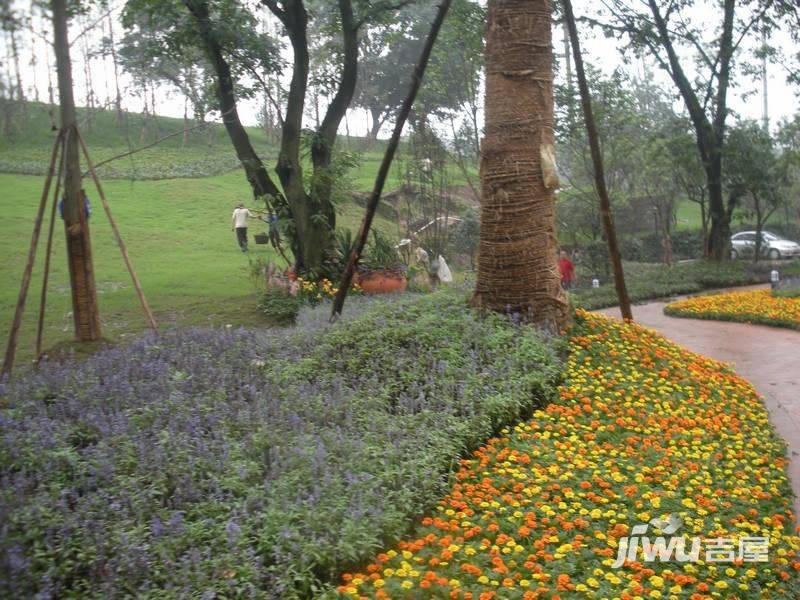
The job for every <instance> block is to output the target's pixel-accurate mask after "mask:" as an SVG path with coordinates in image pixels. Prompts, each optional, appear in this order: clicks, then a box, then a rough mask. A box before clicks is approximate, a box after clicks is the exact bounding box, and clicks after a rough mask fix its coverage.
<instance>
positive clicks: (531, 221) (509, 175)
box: [473, 0, 568, 331]
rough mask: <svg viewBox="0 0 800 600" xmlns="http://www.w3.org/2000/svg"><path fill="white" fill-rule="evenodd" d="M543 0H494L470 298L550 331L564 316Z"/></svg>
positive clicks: (549, 56)
mask: <svg viewBox="0 0 800 600" xmlns="http://www.w3.org/2000/svg"><path fill="white" fill-rule="evenodd" d="M550 24H551V7H550V2H549V0H490V2H489V17H488V24H487V31H486V109H485V111H486V133H485V137H484V140H483V146H482V155H481V196H482V198H481V233H480V246H479V250H478V281H477V285H476V289H475V295H474V297H473V304H474V305H476V306H478V307H481V308H486V309H489V310H495V311H501V312H505V311H511V312H515V313H520V314H522V315H523V316H524V318H526V319H527V320H529V321H531V322H533V323H536V324H538V325H540V326H543V327H544V328H546V329H550V330H554V331H556V330H561V329H563V328H564V326H565V325H566V323H567V320H568V304H567V301H566V297H565V294H564V292H563V291H562V289H561V285H560V277H559V273H558V270H557V267H556V259H557V253H558V239H557V238H556V218H555V196H554V194H553V192H554V190H555V188H556V186H557V180H556V177H555V164H554V160H553V159H552V157H553V147H554V134H553V52H552V46H551V33H550Z"/></svg>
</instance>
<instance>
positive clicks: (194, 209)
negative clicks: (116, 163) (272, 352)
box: [0, 172, 394, 359]
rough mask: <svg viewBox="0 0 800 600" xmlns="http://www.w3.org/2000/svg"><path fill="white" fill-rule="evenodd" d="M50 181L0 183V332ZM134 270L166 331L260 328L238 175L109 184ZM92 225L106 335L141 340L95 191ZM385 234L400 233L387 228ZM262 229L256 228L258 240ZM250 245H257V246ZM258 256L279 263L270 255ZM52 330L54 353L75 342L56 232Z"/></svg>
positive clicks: (33, 293) (350, 209) (347, 215)
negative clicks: (237, 221) (235, 210)
mask: <svg viewBox="0 0 800 600" xmlns="http://www.w3.org/2000/svg"><path fill="white" fill-rule="evenodd" d="M41 186H42V178H41V177H37V176H24V175H8V174H4V175H0V189H2V190H3V193H2V199H0V222H2V230H3V235H2V236H0V254H1V255H2V256H3V258H4V260H3V261H2V263H1V264H0V279H1V280H2V281H3V286H2V288H1V289H0V331H2V333H3V340H5V336H6V335H7V332H8V328H9V327H10V323H11V318H12V312H13V307H14V304H15V302H16V297H17V293H18V291H19V282H20V280H21V277H22V271H23V268H24V264H25V260H26V257H27V252H28V243H29V240H30V234H31V230H32V226H33V219H34V216H35V212H36V206H37V203H38V199H39V195H40V193H41ZM104 188H105V191H106V195H107V196H108V198H109V202H110V204H111V206H112V211H113V213H114V216H115V218H116V220H117V222H118V224H119V226H120V229H121V231H122V235H123V239H124V240H125V242H126V244H127V246H128V250H129V253H130V255H131V258H132V260H133V263H134V266H135V268H136V270H137V272H138V274H139V277H140V279H141V281H142V286H143V287H144V290H145V293H146V294H147V296H148V299H149V301H150V303H151V304H152V307H153V309H154V310H155V312H156V315H157V317H158V318H159V320H160V321H161V322H162V323H163V324H164V325H176V324H192V323H209V322H210V323H216V324H221V323H232V324H247V323H254V322H255V323H258V322H260V321H261V319H260V317H259V315H258V313H257V312H256V311H255V308H254V302H253V299H252V293H253V288H252V285H251V283H250V280H249V279H248V275H247V264H248V260H247V257H246V256H245V255H243V254H242V253H241V252H239V250H238V248H237V246H236V243H235V240H234V234H233V233H231V231H230V213H231V210H232V207H233V204H234V203H235V202H236V201H237V200H240V199H247V197H248V195H249V192H248V186H247V182H246V181H245V180H244V177H243V176H242V174H241V173H239V172H233V173H228V174H225V175H220V176H216V177H209V178H204V179H169V180H161V181H135V182H131V181H121V180H116V181H107V182H106V183H105V185H104ZM90 197H91V198H92V200H93V209H94V215H93V217H92V220H91V222H90V224H91V226H92V238H93V251H94V259H95V269H96V279H97V287H98V292H99V303H100V309H101V312H102V317H103V322H104V335H105V336H106V337H110V338H116V337H119V336H120V334H124V333H130V332H134V331H138V330H140V329H142V328H143V327H144V325H145V324H144V320H143V317H142V314H141V310H140V308H139V304H138V301H137V299H136V296H135V292H134V289H133V286H132V284H131V281H130V278H129V276H128V274H127V271H126V269H125V265H124V264H123V262H122V259H121V257H120V254H119V250H118V249H117V247H116V243H115V241H114V239H113V236H112V233H111V228H110V227H109V225H108V221H107V219H106V218H105V215H104V214H103V213H102V209H101V206H100V202H99V199H97V196H96V194H94V193H92V192H91V191H90ZM361 212H362V209H361V208H359V207H358V206H356V205H354V204H347V205H345V206H344V207H343V213H342V215H341V216H340V223H341V224H342V225H343V226H346V227H350V228H354V227H356V225H357V223H358V221H359V219H360V217H361ZM377 226H378V227H380V228H381V229H383V230H385V231H387V232H390V231H393V230H394V227H393V225H392V224H391V223H389V222H388V221H386V220H385V219H380V218H379V220H378V223H377ZM259 229H263V227H262V228H260V227H259V226H258V225H255V226H253V227H251V234H252V233H253V232H255V231H256V230H259ZM45 236H46V223H45V230H44V231H43V234H42V242H41V246H40V251H39V254H38V260H37V266H36V270H35V273H34V279H33V282H32V286H31V290H30V293H29V301H28V308H27V311H26V318H25V321H24V324H23V330H22V334H21V338H20V345H21V347H20V356H21V357H22V358H23V359H24V358H30V356H31V352H30V349H31V347H32V345H33V339H34V330H35V321H36V312H37V310H38V309H37V306H38V297H39V290H40V286H41V273H42V264H43V256H44V248H45V246H44V242H45ZM251 243H252V240H251ZM252 247H253V248H254V249H255V253H257V254H267V255H272V251H271V249H267V247H266V246H255V245H253V246H252ZM53 255H54V257H53V263H52V276H51V280H50V290H51V291H50V295H49V298H48V314H47V321H46V325H47V328H46V346H47V345H51V344H53V343H56V342H59V341H64V340H68V339H70V337H71V320H70V317H69V314H68V313H69V312H70V310H71V301H70V296H69V288H68V274H67V268H66V262H65V258H64V255H65V252H64V231H63V226H62V224H61V221H58V222H57V227H56V233H55V238H54V244H53Z"/></svg>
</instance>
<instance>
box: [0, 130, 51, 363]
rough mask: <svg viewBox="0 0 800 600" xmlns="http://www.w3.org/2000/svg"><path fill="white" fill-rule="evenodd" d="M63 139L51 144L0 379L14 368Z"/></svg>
mask: <svg viewBox="0 0 800 600" xmlns="http://www.w3.org/2000/svg"><path fill="white" fill-rule="evenodd" d="M63 138H64V135H63V132H61V131H59V132H58V135H57V136H56V140H55V142H54V143H53V151H52V152H51V154H50V165H49V166H48V167H47V177H46V178H45V180H44V189H43V190H42V197H41V200H39V210H38V211H37V213H36V220H35V221H34V223H33V235H32V236H31V245H30V247H29V248H28V262H27V263H26V264H25V271H24V272H23V273H22V285H20V288H19V296H18V297H17V308H16V310H15V311H14V320H13V321H12V322H11V332H10V333H9V334H8V345H7V346H6V356H5V360H4V361H3V371H2V373H0V377H3V378H4V377H8V376H9V375H11V369H12V368H13V366H14V355H15V354H16V351H17V335H19V327H20V325H22V315H23V314H24V313H25V300H26V298H27V297H28V288H29V287H30V284H31V275H32V274H33V263H34V261H35V260H36V248H37V246H38V245H39V233H40V232H41V231H42V217H43V216H44V209H45V206H47V198H48V196H49V195H50V184H51V183H52V182H53V169H54V167H55V164H56V159H57V158H58V154H59V152H58V150H59V148H60V147H61V146H62V144H63Z"/></svg>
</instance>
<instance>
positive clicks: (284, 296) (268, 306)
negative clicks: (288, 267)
mask: <svg viewBox="0 0 800 600" xmlns="http://www.w3.org/2000/svg"><path fill="white" fill-rule="evenodd" d="M258 308H259V310H261V312H263V313H264V314H265V315H266V317H267V318H268V319H269V320H270V322H272V323H273V324H275V325H293V324H294V322H295V320H296V319H297V315H298V313H299V312H300V300H299V299H298V298H297V297H296V296H292V295H291V294H290V293H289V291H288V290H285V289H281V288H278V287H269V288H267V290H266V291H263V292H259V295H258Z"/></svg>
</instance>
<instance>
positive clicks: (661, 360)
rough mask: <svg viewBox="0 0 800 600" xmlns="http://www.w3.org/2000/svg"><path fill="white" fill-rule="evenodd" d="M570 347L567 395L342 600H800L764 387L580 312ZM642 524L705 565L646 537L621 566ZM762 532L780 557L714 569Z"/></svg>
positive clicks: (347, 585) (497, 441)
mask: <svg viewBox="0 0 800 600" xmlns="http://www.w3.org/2000/svg"><path fill="white" fill-rule="evenodd" d="M570 350H571V353H570V357H569V360H568V364H567V370H566V375H565V381H564V384H563V385H562V387H561V388H560V398H559V400H558V401H557V402H555V403H553V404H551V405H549V406H548V407H546V408H544V409H541V410H538V411H536V413H535V414H534V415H533V418H532V419H531V420H529V421H526V422H522V423H520V424H518V425H517V426H515V427H513V428H506V429H504V430H503V431H502V432H501V435H500V436H498V437H495V438H493V439H491V440H490V441H489V442H488V443H487V444H486V445H484V446H483V447H481V448H480V449H479V450H477V451H476V452H475V453H474V454H473V456H472V457H470V458H469V459H467V460H464V461H462V466H461V469H460V470H459V472H458V473H457V475H456V479H457V482H456V483H455V485H454V486H453V487H452V489H451V490H450V492H449V493H448V494H447V495H445V496H444V497H443V499H442V500H441V501H440V502H439V505H438V506H437V507H436V509H435V510H434V511H433V512H432V513H431V514H430V516H428V517H425V518H424V519H423V520H422V521H421V522H420V523H419V525H418V527H417V528H416V529H415V530H414V532H413V533H412V534H411V535H410V536H409V537H407V538H406V539H405V540H404V541H402V542H400V543H399V544H397V545H394V546H390V547H389V548H390V549H388V550H387V551H386V552H383V553H380V554H377V555H376V559H375V560H374V561H373V562H371V563H369V564H368V565H366V566H365V567H364V568H362V569H361V570H359V571H357V572H354V573H353V572H351V573H349V574H345V575H344V577H343V582H342V584H341V586H340V587H339V591H340V592H341V593H342V594H345V595H352V596H354V597H356V596H359V597H375V598H421V597H432V598H447V597H449V598H463V599H471V600H479V599H480V600H489V599H492V598H498V599H503V600H514V599H519V598H523V599H525V600H529V599H531V600H532V599H534V598H597V599H601V598H620V599H626V600H632V599H634V598H665V599H666V598H670V599H671V598H691V599H692V600H700V599H702V598H781V599H789V598H795V597H796V589H797V581H798V576H797V571H798V569H800V561H798V556H797V552H798V550H800V539H799V538H798V537H797V536H796V535H795V533H794V517H793V515H792V512H791V490H790V487H789V484H788V478H787V474H786V470H785V467H786V464H787V458H786V457H785V455H784V446H783V442H782V441H781V440H780V439H779V438H778V437H777V436H776V434H775V432H774V430H773V429H772V426H771V425H770V423H769V419H768V415H767V411H766V409H765V407H764V406H763V405H762V404H761V402H760V400H759V396H758V394H757V393H756V391H755V390H754V389H753V388H752V386H751V385H750V384H749V383H747V382H746V381H745V380H743V379H742V378H740V377H739V376H737V375H736V374H735V373H734V372H733V371H732V370H731V369H730V367H728V366H726V365H723V364H721V363H718V362H716V361H714V360H711V359H708V358H705V357H702V356H699V355H696V354H692V353H690V352H688V351H686V350H684V349H682V348H681V347H679V346H677V345H676V344H673V343H671V342H669V341H668V340H666V339H665V338H663V337H661V336H659V335H658V334H656V333H655V332H654V331H652V330H648V329H645V328H642V327H639V326H637V325H635V324H624V323H621V322H619V321H612V320H609V319H606V318H604V317H602V316H600V315H594V314H591V313H582V312H579V314H578V319H577V324H576V326H575V328H574V329H573V331H572V336H571V341H570ZM670 515H674V516H673V517H672V518H668V517H669V516H670ZM637 525H647V526H648V527H650V533H649V534H647V535H649V536H650V538H649V539H650V540H654V538H655V537H656V535H664V536H666V539H667V540H669V535H670V534H672V535H674V536H683V535H685V536H686V537H687V540H688V541H687V542H686V551H687V553H688V552H689V547H690V546H692V545H693V544H694V542H693V541H692V539H693V538H695V537H697V538H700V540H701V546H700V552H702V553H703V554H701V555H700V556H699V557H700V559H701V560H702V562H692V561H691V560H689V561H686V562H676V561H672V562H660V561H657V560H656V561H645V560H644V557H643V555H642V544H643V543H644V542H633V541H632V542H631V543H632V544H638V551H637V552H638V553H637V554H636V560H627V559H626V560H625V562H624V563H623V564H622V566H621V568H614V567H613V566H612V565H613V564H614V563H615V561H616V559H617V556H618V548H619V545H620V544H621V543H622V541H621V538H623V537H626V536H632V535H637V533H635V532H634V531H633V527H635V526H637ZM638 534H639V535H645V534H642V533H641V531H639V533H638ZM755 537H769V552H768V560H767V561H766V562H747V561H744V560H738V561H737V562H730V561H727V562H725V561H719V562H715V561H713V560H707V559H706V558H705V557H706V556H707V555H706V554H705V553H706V552H707V551H708V548H709V544H713V540H714V539H727V538H730V539H731V540H732V541H731V544H732V545H733V547H734V548H735V551H734V552H735V556H737V557H738V556H739V550H738V548H739V546H738V543H739V542H740V541H741V540H743V539H745V540H746V539H747V538H755ZM673 539H675V538H674V537H673ZM762 543H763V542H762ZM623 548H625V546H623ZM623 556H624V553H623Z"/></svg>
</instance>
